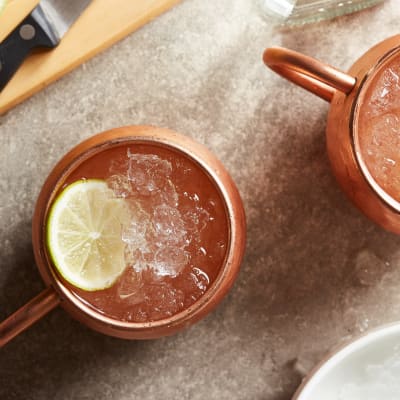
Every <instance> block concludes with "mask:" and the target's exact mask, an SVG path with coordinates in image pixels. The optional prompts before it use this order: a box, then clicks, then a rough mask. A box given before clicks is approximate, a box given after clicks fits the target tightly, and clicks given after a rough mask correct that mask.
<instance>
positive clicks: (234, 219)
mask: <svg viewBox="0 0 400 400" xmlns="http://www.w3.org/2000/svg"><path fill="white" fill-rule="evenodd" d="M128 145H129V146H130V147H132V148H133V149H140V148H142V149H149V151H150V150H152V149H153V150H152V151H154V149H158V150H157V151H162V152H163V154H164V153H165V154H167V156H166V157H173V155H174V154H175V155H176V156H178V157H180V158H182V157H183V158H185V159H186V160H187V163H189V164H190V167H187V164H182V166H181V168H180V170H179V171H178V173H182V174H184V173H187V171H190V170H193V171H197V172H198V173H199V174H202V175H203V176H204V177H205V179H206V180H207V182H208V183H207V184H205V185H206V187H207V188H212V189H207V190H209V192H210V196H211V195H212V196H216V197H215V198H218V197H219V198H220V200H218V202H221V204H222V205H223V212H222V214H223V217H222V218H223V219H224V221H222V220H219V221H220V222H219V223H220V224H221V223H223V224H224V226H226V229H227V242H226V245H225V244H224V249H225V253H224V258H223V261H222V262H221V264H219V265H218V267H217V268H216V271H215V279H214V281H213V282H211V283H210V286H209V287H208V289H207V290H206V291H205V293H204V294H203V295H202V296H201V297H200V298H198V299H197V300H196V301H195V303H193V304H192V305H191V306H190V307H188V308H184V309H183V310H181V311H180V312H178V313H176V314H174V315H171V316H169V317H163V318H162V319H157V320H149V321H145V322H129V321H125V320H120V319H116V318H112V317H110V316H107V315H105V314H104V313H101V312H100V311H98V310H96V309H95V308H93V307H91V306H89V305H88V304H87V303H86V302H85V301H84V300H83V299H81V298H80V297H79V296H77V295H76V294H74V293H73V291H72V290H71V288H70V287H69V286H68V285H66V283H65V281H64V280H63V279H61V277H60V275H59V274H58V273H57V272H56V270H55V268H54V267H53V266H52V262H51V259H50V257H49V254H48V251H47V250H46V245H45V242H46V233H45V226H46V220H47V217H48V214H49V208H50V205H51V203H52V202H53V201H54V199H55V198H56V197H57V193H59V192H60V190H62V188H63V187H64V186H65V185H66V182H67V181H68V179H69V177H71V176H73V175H74V174H75V173H77V172H78V171H79V168H80V166H81V165H83V164H84V163H85V162H86V161H90V160H91V159H93V158H94V157H96V156H97V155H101V154H103V153H104V152H105V151H114V150H117V149H118V148H119V147H123V146H128ZM139 151H140V150H139ZM189 164H188V165H189ZM185 165H186V167H185ZM96 168H100V169H101V168H103V167H96ZM185 168H186V169H185ZM187 168H189V169H187ZM95 172H98V171H97V169H96V171H95ZM196 184H198V182H193V185H196ZM203 184H204V182H203ZM207 193H208V192H207ZM212 198H214V197H212ZM149 201H150V200H149ZM208 201H211V197H210V199H209V200H208ZM245 236H246V228H245V214H244V208H243V203H242V200H241V198H240V195H239V192H238V190H237V188H236V185H235V184H234V182H233V180H232V178H231V177H230V175H229V174H228V172H227V171H226V170H225V168H224V166H223V165H222V164H221V162H220V161H219V160H218V159H217V158H216V157H215V156H214V155H213V154H212V153H211V152H210V151H208V150H207V149H206V148H205V147H204V146H202V145H201V144H199V143H197V142H195V141H194V140H192V139H190V138H189V137H186V136H183V135H180V134H178V133H176V132H173V131H171V130H168V129H163V128H157V127H150V126H127V127H122V128H116V129H112V130H109V131H106V132H103V133H100V134H98V135H95V136H93V137H91V138H89V139H87V140H85V141H83V142H82V143H80V144H79V145H77V146H76V147H74V148H73V149H72V150H71V151H70V152H68V153H67V154H66V155H65V156H64V157H63V158H62V159H61V160H60V161H59V163H58V164H57V165H56V166H55V167H54V169H53V170H52V171H51V173H50V175H49V176H48V178H47V179H46V181H45V183H44V185H43V187H42V190H41V192H40V195H39V198H38V200H37V204H36V208H35V213H34V216H33V227H32V240H33V250H34V253H35V259H36V263H37V266H38V268H39V272H40V274H41V276H42V278H43V280H44V282H45V284H46V286H47V288H46V289H45V290H44V291H43V292H42V293H40V294H39V295H38V296H36V297H35V298H34V299H32V300H31V301H30V302H29V303H28V304H26V305H25V306H23V307H22V308H21V309H19V310H18V311H16V312H15V313H14V314H12V315H11V316H10V317H8V318H7V319H6V320H5V321H3V322H2V323H0V347H2V346H3V345H4V344H6V343H7V342H8V341H10V340H11V339H12V338H13V337H15V336H16V335H17V334H19V333H20V332H22V331H23V330H25V329H26V328H27V327H29V326H30V325H31V324H33V323H34V322H35V321H37V320H38V319H40V318H41V317H43V316H44V315H45V314H46V313H48V312H49V311H50V310H52V309H53V308H54V307H56V306H58V305H61V306H62V307H63V308H64V309H65V310H66V311H67V312H69V313H70V314H71V315H72V316H73V317H75V318H76V319H77V320H79V321H80V322H82V323H83V324H85V325H87V326H89V327H90V328H92V329H95V330H97V331H99V332H101V333H104V334H108V335H111V336H116V337H120V338H125V339H151V338H158V337H161V336H164V335H170V334H173V333H176V332H177V331H179V330H181V329H184V328H186V327H188V326H190V325H191V324H193V323H194V322H196V321H198V320H199V319H200V318H202V317H204V316H205V315H206V314H208V313H209V312H210V311H211V310H212V309H213V308H214V307H215V306H216V305H217V304H218V303H219V302H220V301H221V300H222V298H223V297H224V296H225V295H226V293H227V292H228V290H229V289H230V287H231V286H232V284H233V282H234V280H235V278H236V276H237V274H238V272H239V267H240V263H241V259H242V256H243V254H244V249H245ZM210 240H211V239H210ZM210 262H211V261H210Z"/></svg>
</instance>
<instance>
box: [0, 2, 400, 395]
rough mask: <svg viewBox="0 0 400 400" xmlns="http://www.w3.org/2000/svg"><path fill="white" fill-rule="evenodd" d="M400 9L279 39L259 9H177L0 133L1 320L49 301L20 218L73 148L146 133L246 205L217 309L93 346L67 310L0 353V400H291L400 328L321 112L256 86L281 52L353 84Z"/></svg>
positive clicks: (376, 231)
mask: <svg viewBox="0 0 400 400" xmlns="http://www.w3.org/2000/svg"><path fill="white" fill-rule="evenodd" d="M399 17H400V7H399V4H398V1H397V0H388V1H386V2H385V3H384V4H383V5H382V6H379V7H377V8H374V9H371V10H368V11H365V12H361V13H358V14H354V15H351V16H347V17H342V18H339V19H337V20H333V21H329V22H325V23H320V24H315V25H312V26H307V27H304V28H301V29H294V30H282V29H275V28H274V27H273V25H271V23H269V22H266V20H265V19H263V18H262V17H261V15H260V11H259V9H258V8H257V7H256V0H254V1H249V0H236V1H234V2H232V1H230V0H219V1H218V2H216V1H213V0H186V1H184V2H183V3H182V4H181V5H179V6H177V7H176V8H174V9H173V10H171V11H170V12H168V13H166V14H164V15H163V16H162V17H161V18H158V19H157V20H155V21H153V22H152V23H150V24H149V25H147V26H146V27H144V28H143V29H141V30H140V31H138V32H136V33H134V34H132V35H131V36H130V37H128V38H126V39H125V40H123V41H122V42H120V43H119V44H117V45H115V46H114V47H113V48H112V49H110V50H109V51H106V52H105V53H103V54H101V55H100V56H98V57H96V58H95V59H93V60H92V61H90V62H88V63H86V64H85V65H83V66H82V67H80V68H78V69H77V70H75V71H74V72H73V73H71V74H69V75H68V76H66V77H65V78H63V79H62V80H60V81H59V82H57V83H55V84H53V85H52V86H51V87H49V88H47V89H46V90H44V91H43V92H41V93H40V94H38V95H36V96H35V97H33V98H32V99H30V100H28V101H26V102H25V103H24V104H22V105H20V106H18V107H16V108H15V109H14V110H12V111H10V112H9V113H8V114H7V115H5V116H3V117H1V119H0V148H1V150H2V157H1V160H0V188H1V190H0V220H1V225H0V255H1V258H0V271H1V274H0V319H3V318H5V317H6V316H8V315H9V314H10V313H12V312H13V311H14V310H16V309H17V308H18V307H19V306H21V305H23V304H24V303H25V302H26V301H27V300H28V299H30V298H31V297H33V296H34V295H35V294H37V293H38V292H39V291H40V290H41V289H43V287H44V285H43V283H42V282H41V279H40V277H39V274H38V272H37V270H36V267H35V265H34V260H33V255H32V247H31V240H30V230H31V217H32V212H33V207H34V204H35V200H36V196H37V195H38V192H39V189H40V187H41V184H42V183H43V181H44V179H45V177H46V175H47V174H48V172H49V171H50V169H51V167H52V166H53V165H54V164H55V162H56V161H57V160H58V159H59V158H60V157H61V156H62V155H63V154H64V153H65V152H66V151H67V150H68V149H69V148H70V147H71V146H73V145H74V144H76V143H78V142H79V141H80V140H82V139H84V138H87V137H89V136H90V135H92V134H94V133H96V132H99V131H102V130H105V129H108V128H112V127H116V126H120V125H127V124H154V125H160V126H165V127H169V128H172V129H175V130H177V131H179V132H182V133H184V134H186V135H189V136H192V137H193V138H195V139H197V140H198V141H200V142H202V143H204V144H205V145H207V146H208V147H209V148H210V149H211V150H213V151H214V152H215V153H216V154H217V155H218V157H219V158H220V159H221V160H222V161H223V163H224V164H225V165H226V167H227V168H228V169H229V170H230V172H231V173H232V175H233V177H234V179H235V180H236V182H237V185H238V187H239V189H240V191H241V194H242V196H243V200H244V203H245V207H246V211H247V220H248V245H247V253H246V257H245V260H244V263H243V268H242V271H241V274H240V276H239V278H238V280H237V283H236V285H235V286H234V288H233V290H232V291H231V292H230V294H229V296H228V297H227V298H226V299H225V300H224V302H223V303H222V304H221V305H220V306H219V307H218V309H217V310H216V311H215V312H214V313H212V314H211V315H209V316H208V317H207V318H206V319H204V320H203V321H201V322H200V323H198V324H197V325H195V326H194V327H192V328H191V329H189V330H187V331H184V332H182V333H180V334H178V335H176V336H173V337H169V338H164V339H160V340H154V341H147V342H139V341H123V340H118V339H114V338H110V337H105V336H103V335H100V334H98V333H95V332H93V331H91V330H89V329H87V328H86V327H84V326H82V325H80V324H79V323H77V322H75V321H74V320H72V319H71V318H70V317H69V316H68V315H67V314H66V313H65V312H64V311H63V310H62V309H57V310H55V311H53V312H52V313H51V314H49V315H48V316H46V317H45V318H43V319H42V320H41V321H40V322H38V323H37V324H36V325H35V326H33V327H32V328H31V329H29V330H28V331H26V332H25V333H23V334H21V335H20V336H19V337H18V338H16V339H15V340H14V341H13V342H11V343H9V344H8V345H7V346H5V347H4V348H3V349H2V350H1V352H0V398H1V399H4V400H13V399H58V400H67V399H74V400H76V399H98V400H102V399H118V400H127V399H134V398H140V399H142V400H144V399H176V398H179V399H252V400H254V399H263V400H288V399H290V398H291V396H292V394H293V393H294V391H295V389H296V387H297V386H298V384H299V383H300V380H301V375H302V374H303V373H304V372H305V371H306V370H308V369H309V368H311V367H312V366H313V365H314V364H315V363H316V362H317V361H319V360H320V359H321V357H323V355H324V354H325V353H326V352H327V351H328V350H329V349H330V348H331V347H332V346H335V345H336V344H338V343H341V342H343V341H344V340H346V339H348V338H349V337H350V336H352V335H357V334H360V333H361V332H365V331H368V330H370V329H371V328H373V327H376V326H377V325H380V324H383V323H387V322H391V321H395V320H397V319H399V318H400V291H399V287H400V268H399V267H400V246H399V245H400V238H398V237H396V236H395V235H393V234H390V233H387V232H385V231H383V230H382V229H381V228H380V227H378V226H376V225H374V224H373V223H372V222H370V221H368V220H367V219H366V218H365V217H364V216H362V215H361V214H360V212H359V211H358V210H356V209H355V208H353V206H352V205H351V204H350V203H349V202H348V200H347V199H346V198H345V196H344V195H343V194H342V193H341V191H340V190H339V188H338V187H337V185H336V182H335V180H334V178H333V177H332V174H331V171H330V168H329V164H328V160H327V155H326V151H325V139H324V129H325V121H326V114H327V110H328V104H327V103H325V102H324V101H322V100H320V99H318V98H317V97H315V96H313V95H311V94H308V93H306V92H304V91H302V90H301V89H299V88H297V87H295V86H294V85H291V84H289V83H287V82H285V81H284V80H282V79H281V78H279V77H278V76H276V75H274V74H273V73H272V72H270V71H268V70H267V69H265V68H264V66H263V64H262V62H261V55H262V51H263V49H264V47H266V46H270V45H283V46H287V47H290V48H293V49H296V50H299V51H301V52H304V53H307V54H310V55H312V56H315V57H317V58H319V59H322V60H325V61H327V62H329V63H331V64H333V65H335V66H337V67H339V68H342V69H347V68H348V67H349V66H350V65H351V64H352V62H353V61H355V60H356V58H357V57H359V56H360V55H361V54H362V53H363V52H365V51H366V50H367V49H368V48H369V47H370V46H372V45H373V44H375V43H377V42H379V41H380V40H383V39H384V38H386V37H388V36H391V35H394V34H396V33H398V31H399Z"/></svg>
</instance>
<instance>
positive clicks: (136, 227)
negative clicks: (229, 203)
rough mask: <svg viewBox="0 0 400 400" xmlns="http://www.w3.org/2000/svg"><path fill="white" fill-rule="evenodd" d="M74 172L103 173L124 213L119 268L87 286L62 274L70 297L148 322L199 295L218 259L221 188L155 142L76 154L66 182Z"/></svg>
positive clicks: (222, 226) (222, 242)
mask: <svg viewBox="0 0 400 400" xmlns="http://www.w3.org/2000/svg"><path fill="white" fill-rule="evenodd" d="M82 178H86V179H91V178H97V179H104V180H105V181H106V182H107V183H108V185H109V187H110V188H112V189H113V191H114V193H115V194H116V195H117V196H118V197H122V198H124V199H125V200H126V201H127V202H128V204H129V207H130V209H131V210H132V218H131V220H129V221H126V224H124V226H123V227H122V237H121V240H123V241H124V243H125V245H126V251H125V259H126V265H127V266H126V269H125V271H124V273H123V274H122V275H121V277H120V278H119V279H118V280H117V282H116V283H115V284H114V285H113V286H111V287H110V288H108V289H105V290H100V291H94V292H88V291H84V290H81V289H78V288H76V287H73V286H72V285H71V284H69V283H68V282H65V281H64V280H63V281H64V283H65V284H66V285H67V286H68V287H69V288H70V289H71V290H72V292H73V293H74V294H75V295H76V296H77V297H79V298H80V299H81V300H82V301H84V302H85V303H87V304H88V305H90V306H91V307H93V308H94V309H96V310H97V311H99V312H101V313H103V314H105V315H106V316H108V317H111V318H115V319H118V320H121V321H129V322H149V321H156V320H160V319H163V318H168V317H170V316H172V315H174V314H177V313H179V312H180V311H183V310H184V309H186V308H188V307H190V306H191V305H192V304H193V303H194V302H196V301H197V300H198V299H199V298H200V297H201V296H203V295H204V293H205V292H206V291H207V289H208V288H209V287H210V285H211V284H212V283H213V281H214V280H215V278H216V277H217V275H218V272H219V269H220V268H221V266H222V265H223V263H224V259H225V255H226V250H227V247H228V237H229V228H228V225H227V217H226V210H225V207H224V204H223V202H222V200H221V195H220V194H219V192H218V190H217V189H216V187H215V185H214V184H213V183H212V181H211V179H210V178H209V177H208V176H207V174H206V173H205V172H203V170H202V169H200V168H198V167H197V166H196V165H195V163H194V161H192V160H191V159H189V158H187V157H184V156H182V155H181V154H180V153H178V152H175V151H173V150H169V149H167V148H163V147H158V146H149V145H144V144H134V145H131V146H129V145H126V144H123V145H119V146H117V147H112V148H108V149H106V150H104V151H102V152H100V153H97V154H95V155H94V156H93V157H91V158H89V159H88V160H86V161H84V162H83V163H82V164H81V165H80V166H79V167H78V168H77V170H75V171H74V172H73V173H72V174H71V175H70V176H69V177H68V180H67V182H66V184H70V183H73V182H74V181H76V180H79V179H82ZM60 279H62V277H60Z"/></svg>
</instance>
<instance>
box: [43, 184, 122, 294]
mask: <svg viewBox="0 0 400 400" xmlns="http://www.w3.org/2000/svg"><path fill="white" fill-rule="evenodd" d="M127 218H129V211H128V207H127V205H126V203H125V200H124V199H120V198H116V197H115V195H114V192H113V191H112V190H111V189H110V188H109V187H108V186H107V184H106V182H105V181H102V180H98V179H88V180H79V181H76V182H74V183H72V184H71V185H69V186H67V187H66V188H65V189H64V190H63V191H62V192H61V194H60V195H59V196H58V197H57V198H56V200H55V202H54V203H53V205H52V207H51V209H50V213H49V216H48V219H47V225H46V237H47V248H48V251H49V253H50V256H51V258H52V261H53V263H54V266H55V267H56V268H57V270H58V271H59V273H60V274H61V275H62V277H63V278H64V279H66V280H67V281H68V282H69V283H71V284H72V285H74V286H76V287H78V288H80V289H84V290H88V291H94V290H101V289H105V288H107V287H110V286H111V285H112V284H113V283H114V282H115V280H116V279H117V278H118V277H119V276H120V275H121V273H122V272H123V271H124V269H125V267H126V262H125V257H124V250H125V243H124V242H123V241H122V223H123V222H124V221H126V220H127Z"/></svg>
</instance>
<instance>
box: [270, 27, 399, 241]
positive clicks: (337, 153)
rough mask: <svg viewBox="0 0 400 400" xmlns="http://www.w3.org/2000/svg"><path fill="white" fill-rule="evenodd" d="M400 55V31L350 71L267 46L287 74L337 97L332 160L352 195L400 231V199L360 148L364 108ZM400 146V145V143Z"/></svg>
mask: <svg viewBox="0 0 400 400" xmlns="http://www.w3.org/2000/svg"><path fill="white" fill-rule="evenodd" d="M396 57H400V35H398V36H394V37H391V38H389V39H386V40H385V41H383V42H381V43H379V44H377V45H376V46H374V47H372V48H371V49H370V50H369V51H367V52H366V53H365V54H364V55H363V56H362V57H361V58H359V59H358V60H357V61H356V62H355V63H354V64H353V66H352V67H351V68H350V70H349V71H348V72H347V73H345V72H342V71H340V70H338V69H336V68H334V67H332V66H330V65H327V64H324V63H322V62H320V61H318V60H315V59H313V58H311V57H308V56H305V55H303V54H300V53H297V52H295V51H291V50H288V49H285V48H279V47H273V48H268V49H266V50H265V52H264V56H263V59H264V62H265V64H266V65H267V66H268V67H270V68H271V69H272V70H274V71H275V72H277V73H278V74H280V75H282V76H283V77H284V78H286V79H288V80H290V81H292V82H294V83H296V84H297V85H299V86H301V87H303V88H305V89H306V90H308V91H310V92H312V93H314V94H316V95H317V96H319V97H321V98H322V99H324V100H326V101H328V102H330V103H331V107H330V110H329V114H328V122H327V128H326V136H327V149H328V155H329V159H330V163H331V166H332V169H333V172H334V175H335V176H336V178H337V180H338V182H339V184H340V186H341V187H342V189H343V190H344V192H345V193H346V194H347V195H348V197H349V198H350V199H351V201H352V202H353V203H354V204H355V205H356V206H357V207H358V208H359V209H360V210H361V211H363V212H364V214H365V215H367V216H368V217H369V218H370V219H372V220H373V221H375V222H376V223H378V224H379V225H381V226H382V227H384V228H385V229H387V230H389V231H392V232H395V233H400V203H399V201H397V200H396V199H394V198H393V197H392V196H390V195H389V194H388V193H387V192H386V191H385V190H383V189H382V187H381V186H380V185H379V184H378V183H377V182H376V180H375V179H374V178H373V177H372V175H371V173H370V171H369V170H368V168H367V165H366V163H365V160H364V158H363V155H362V152H361V151H360V134H362V130H361V129H359V124H358V121H359V111H360V108H361V106H362V105H363V102H364V99H365V96H366V92H367V90H368V88H371V86H372V85H373V84H374V78H375V77H376V76H377V74H379V73H380V72H381V71H382V70H383V69H384V68H385V67H386V66H387V65H388V63H390V62H392V61H393V60H394V59H395V58H396ZM399 150H400V149H399Z"/></svg>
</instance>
